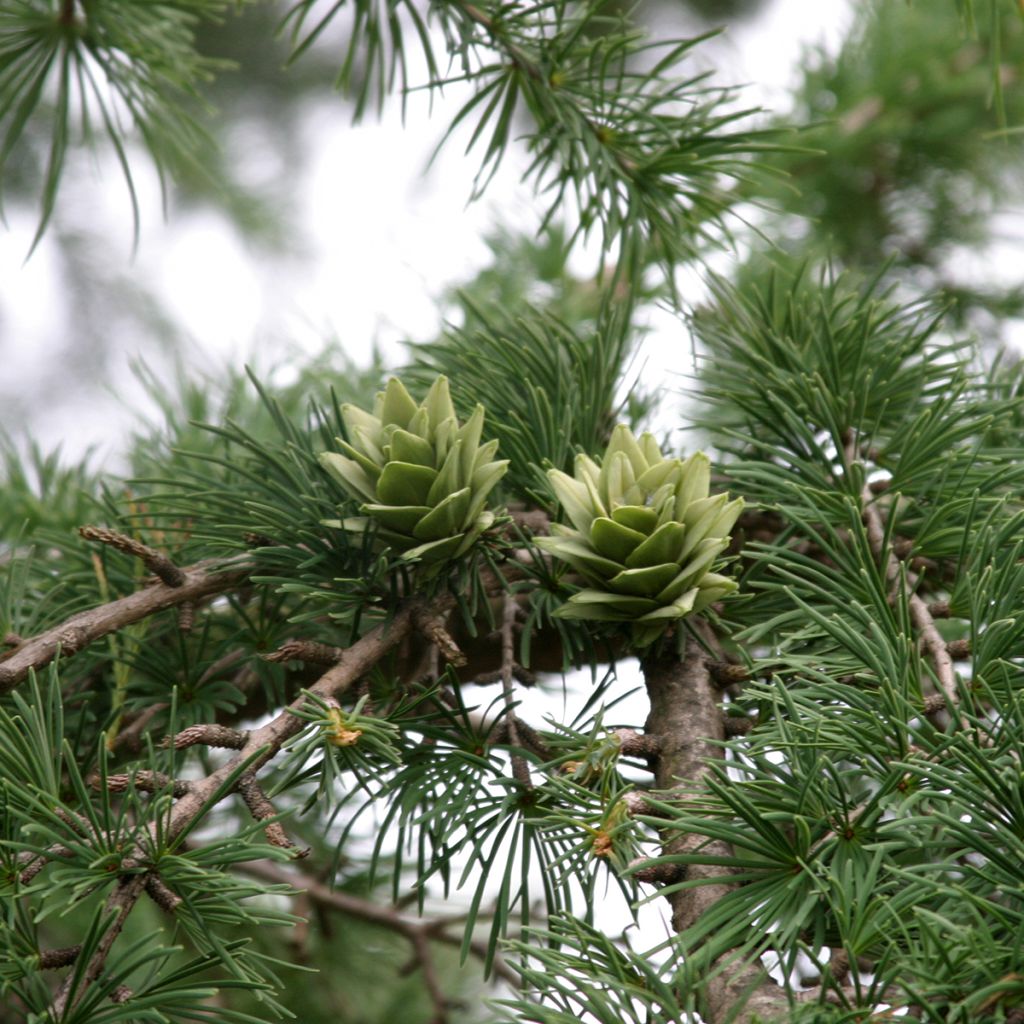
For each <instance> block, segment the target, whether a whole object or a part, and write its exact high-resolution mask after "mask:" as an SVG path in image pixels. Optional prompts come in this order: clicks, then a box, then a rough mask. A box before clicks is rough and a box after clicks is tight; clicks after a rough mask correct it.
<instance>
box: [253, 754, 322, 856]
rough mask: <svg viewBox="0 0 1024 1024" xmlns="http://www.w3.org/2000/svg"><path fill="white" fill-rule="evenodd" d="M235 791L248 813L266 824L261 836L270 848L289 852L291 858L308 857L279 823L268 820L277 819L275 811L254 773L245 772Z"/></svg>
mask: <svg viewBox="0 0 1024 1024" xmlns="http://www.w3.org/2000/svg"><path fill="white" fill-rule="evenodd" d="M237 789H238V795H239V796H240V797H241V798H242V799H243V800H244V801H245V806H246V807H248V808H249V813H250V814H252V816H253V817H254V818H255V819H256V820H257V821H266V822H267V824H266V825H265V826H264V828H263V834H264V835H265V836H266V837H267V842H268V843H270V845H271V846H277V847H279V848H280V849H282V850H291V851H292V856H293V857H306V856H308V855H309V850H308V849H306V850H303V849H300V848H299V847H298V846H296V845H295V843H293V842H292V841H291V840H290V839H289V838H288V833H287V832H285V830H284V828H283V827H282V826H281V823H280V822H279V821H277V820H269V819H276V818H277V811H276V810H275V808H274V805H273V804H272V803H271V802H270V800H269V798H268V797H267V794H266V793H264V792H263V790H262V789H261V788H260V784H259V783H258V782H257V781H256V776H255V774H254V773H252V772H246V773H245V775H243V776H242V777H241V778H240V779H239V780H238V783H237Z"/></svg>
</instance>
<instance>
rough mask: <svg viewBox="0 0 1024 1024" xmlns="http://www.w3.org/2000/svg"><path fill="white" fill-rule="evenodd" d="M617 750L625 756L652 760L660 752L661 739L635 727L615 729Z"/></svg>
mask: <svg viewBox="0 0 1024 1024" xmlns="http://www.w3.org/2000/svg"><path fill="white" fill-rule="evenodd" d="M613 735H615V736H617V737H618V740H619V750H620V751H622V753H623V754H625V755H626V756H627V757H642V758H646V759H647V760H648V761H653V760H655V758H657V756H658V755H659V754H660V753H661V739H660V738H659V737H657V736H649V735H647V734H646V733H642V732H637V731H636V729H616V730H615V732H614V733H613Z"/></svg>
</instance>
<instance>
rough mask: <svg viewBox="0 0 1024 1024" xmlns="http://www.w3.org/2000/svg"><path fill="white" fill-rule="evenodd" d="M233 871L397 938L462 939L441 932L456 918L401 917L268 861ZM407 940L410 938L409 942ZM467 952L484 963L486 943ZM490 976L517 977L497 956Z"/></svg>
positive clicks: (513, 981) (514, 980)
mask: <svg viewBox="0 0 1024 1024" xmlns="http://www.w3.org/2000/svg"><path fill="white" fill-rule="evenodd" d="M234 869H235V870H236V871H240V872H242V873H243V874H246V875H250V876H251V877H253V878H258V879H260V880H261V881H264V882H269V883H271V884H276V885H282V884H283V885H289V886H291V887H292V888H296V889H299V890H301V891H302V892H304V893H305V895H306V896H307V897H308V898H309V899H310V900H312V901H313V902H314V903H316V904H319V905H320V906H322V907H326V908H328V909H331V910H336V911H338V912H339V913H342V914H347V915H348V916H350V917H355V918H358V919H359V920H360V921H366V922H367V923H369V924H376V925H380V926H381V927H382V928H388V929H390V930H391V931H394V932H398V933H399V934H400V935H403V936H405V937H406V938H410V936H411V935H412V933H414V932H415V933H419V934H421V935H423V937H424V938H427V939H429V940H431V941H433V942H439V943H441V944H442V945H446V946H456V947H458V946H461V945H462V937H461V936H456V935H450V934H448V932H447V931H446V930H445V929H446V928H447V927H448V926H449V925H451V924H453V923H455V922H456V921H457V920H459V919H458V918H450V919H447V920H415V919H411V918H408V917H405V916H404V915H402V914H401V913H400V912H399V911H398V910H397V909H396V908H394V907H388V906H383V905H381V904H380V903H374V902H372V901H371V900H367V899H363V898H361V897H359V896H354V895H352V893H347V892H342V891H341V890H338V889H331V888H328V887H327V886H326V885H323V884H322V883H321V882H318V881H316V880H315V879H312V878H310V877H308V876H307V875H302V876H296V875H295V874H293V873H292V872H289V871H287V870H285V869H284V868H282V867H279V866H278V865H276V864H272V863H270V862H269V861H247V862H245V863H243V864H236V865H234ZM410 941H411V939H410ZM469 952H470V953H472V954H473V956H475V957H477V958H478V959H480V960H481V961H486V960H487V953H488V949H487V943H486V942H482V941H478V940H475V939H474V940H472V941H471V942H470V945H469ZM493 970H494V974H495V976H496V977H499V978H501V979H502V980H503V981H506V982H508V984H509V985H512V986H513V987H518V985H519V976H518V975H517V974H516V973H515V971H513V970H512V968H510V967H509V966H508V964H506V963H505V961H504V960H503V959H502V958H501V956H500V955H497V956H495V958H494V965H493Z"/></svg>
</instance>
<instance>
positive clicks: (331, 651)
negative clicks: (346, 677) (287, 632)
mask: <svg viewBox="0 0 1024 1024" xmlns="http://www.w3.org/2000/svg"><path fill="white" fill-rule="evenodd" d="M344 653H345V651H344V649H343V648H341V647H332V646H331V645H330V644H321V643H317V641H315V640H286V641H285V642H284V643H283V644H281V646H280V647H278V649H277V650H276V651H272V652H271V653H270V654H264V655H263V660H264V661H271V662H281V661H304V662H306V664H308V665H337V664H338V662H339V661H341V656H342V655H343V654H344Z"/></svg>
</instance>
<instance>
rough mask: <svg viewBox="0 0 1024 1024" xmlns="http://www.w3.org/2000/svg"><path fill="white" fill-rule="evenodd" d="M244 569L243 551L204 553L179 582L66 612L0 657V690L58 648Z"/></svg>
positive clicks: (213, 590)
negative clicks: (224, 556) (218, 555)
mask: <svg viewBox="0 0 1024 1024" xmlns="http://www.w3.org/2000/svg"><path fill="white" fill-rule="evenodd" d="M250 569H251V563H250V562H249V561H248V556H242V557H238V558H234V559H231V560H230V561H224V560H215V559H210V560H207V561H204V562H197V563H196V564H195V565H193V566H190V567H189V568H187V569H184V570H182V571H183V572H184V575H185V582H184V583H183V584H182V585H181V586H179V587H169V586H167V584H166V583H160V584H157V585H156V586H152V587H146V588H144V589H142V590H138V591H136V592H135V593H134V594H129V595H128V596H127V597H122V598H120V599H119V600H117V601H111V602H109V603H108V604H103V605H99V606H98V607H96V608H90V609H89V610H88V611H84V612H79V613H78V614H77V615H72V616H71V618H69V619H66V620H65V621H64V622H62V623H61V624H60V625H58V626H54V627H53V628H52V629H48V630H47V631H46V632H45V633H40V634H39V635H38V636H35V637H32V638H31V639H30V640H26V641H25V642H24V643H23V644H22V645H21V646H20V647H17V648H16V649H15V650H14V651H13V652H12V653H11V654H10V655H8V656H7V657H6V658H4V660H3V661H0V693H7V692H9V691H10V690H13V689H14V687H15V686H17V685H18V683H20V682H21V681H22V680H23V679H24V678H25V677H26V676H27V675H28V673H29V670H30V669H40V668H43V667H44V666H45V665H48V664H49V663H50V662H51V661H53V659H54V658H55V657H57V654H58V653H59V654H60V655H61V657H62V658H67V657H70V656H71V655H73V654H77V653H78V652H79V651H81V650H83V649H84V648H86V647H88V646H89V644H91V643H92V642H93V641H95V640H99V639H100V638H101V637H104V636H106V635H107V634H108V633H113V632H114V631H115V630H118V629H121V628H123V627H124V626H128V625H131V623H133V622H138V621H139V620H140V619H145V618H147V617H148V616H150V615H152V614H154V613H155V612H159V611H162V610H163V609H165V608H173V607H175V606H177V605H181V604H184V603H185V602H186V601H197V600H199V599H200V598H204V597H210V596H212V595H213V594H219V593H222V592H223V591H225V590H229V589H231V587H233V586H235V585H236V584H237V583H239V582H240V581H241V580H243V579H245V577H246V575H247V574H248V572H249V570H250Z"/></svg>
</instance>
